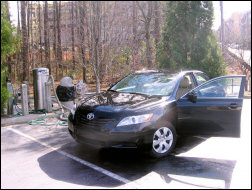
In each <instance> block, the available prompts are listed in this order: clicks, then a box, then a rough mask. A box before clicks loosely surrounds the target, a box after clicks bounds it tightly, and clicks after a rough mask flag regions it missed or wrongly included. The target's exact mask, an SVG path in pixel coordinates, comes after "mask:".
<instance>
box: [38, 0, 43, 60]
mask: <svg viewBox="0 0 252 190" xmlns="http://www.w3.org/2000/svg"><path fill="white" fill-rule="evenodd" d="M38 9H39V12H38V19H39V21H38V24H39V28H38V29H39V46H38V47H39V50H38V51H39V54H40V65H42V63H43V52H42V34H41V27H42V25H41V12H40V1H38Z"/></svg>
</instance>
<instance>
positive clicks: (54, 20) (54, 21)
mask: <svg viewBox="0 0 252 190" xmlns="http://www.w3.org/2000/svg"><path fill="white" fill-rule="evenodd" d="M56 6H57V5H56V1H53V53H54V56H53V57H54V64H55V62H57V57H58V56H57V27H56V18H57V15H56ZM58 74H59V73H58V65H57V64H56V80H58Z"/></svg>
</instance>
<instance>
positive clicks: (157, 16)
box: [154, 1, 160, 67]
mask: <svg viewBox="0 0 252 190" xmlns="http://www.w3.org/2000/svg"><path fill="white" fill-rule="evenodd" d="M154 15H155V23H154V27H155V28H154V38H155V48H156V51H155V52H156V56H155V66H156V67H157V66H158V62H157V48H158V42H159V40H160V10H159V1H154Z"/></svg>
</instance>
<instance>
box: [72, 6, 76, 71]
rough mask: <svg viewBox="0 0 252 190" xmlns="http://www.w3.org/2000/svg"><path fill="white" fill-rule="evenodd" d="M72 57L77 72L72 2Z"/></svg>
mask: <svg viewBox="0 0 252 190" xmlns="http://www.w3.org/2000/svg"><path fill="white" fill-rule="evenodd" d="M71 31H72V57H73V70H75V51H74V5H73V1H72V26H71Z"/></svg>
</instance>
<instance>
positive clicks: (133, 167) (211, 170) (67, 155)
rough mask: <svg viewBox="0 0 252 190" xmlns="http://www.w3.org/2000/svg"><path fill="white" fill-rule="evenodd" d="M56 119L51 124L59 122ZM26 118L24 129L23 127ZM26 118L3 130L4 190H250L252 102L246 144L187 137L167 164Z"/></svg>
mask: <svg viewBox="0 0 252 190" xmlns="http://www.w3.org/2000/svg"><path fill="white" fill-rule="evenodd" d="M49 115H50V114H49ZM51 115H52V116H50V117H51V118H49V117H47V123H56V122H58V119H57V118H58V115H55V114H54V116H56V117H54V116H53V114H51ZM21 117H24V118H26V119H23V121H25V123H24V122H23V123H21V124H18V123H19V122H21V119H20V118H21ZM21 117H19V119H16V118H15V121H13V118H12V121H11V120H10V118H5V119H7V120H8V121H11V122H9V124H5V125H2V124H1V188H3V189H9V188H10V189H12V188H14V189H20V188H25V189H27V188H29V189H34V188H35V189H36V188H39V189H41V188H44V189H50V188H78V189H79V188H80V189H83V188H84V189H85V188H99V189H101V188H102V189H104V188H116V189H121V188H123V189H124V188H125V189H127V188H141V189H149V188H156V189H158V188H160V189H161V188H166V189H167V188H175V189H177V188H185V189H191V188H194V189H195V188H199V189H202V188H204V189H209V188H218V189H229V188H231V189H233V188H248V189H250V188H251V99H244V102H243V110H242V118H241V127H242V130H241V138H223V137H211V138H208V137H204V136H188V137H184V138H181V139H178V143H177V146H176V149H175V150H174V152H173V153H172V155H171V156H167V157H164V158H162V159H153V158H150V157H148V156H146V155H145V154H143V153H142V152H141V151H139V150H138V149H104V150H101V149H97V148H94V147H88V146H84V145H81V144H79V143H77V142H75V141H74V140H73V139H72V138H71V137H70V135H69V133H68V131H67V127H66V126H61V125H52V126H46V125H45V126H41V125H28V124H27V123H26V121H27V120H28V121H29V120H31V119H34V118H32V117H35V118H36V117H40V118H41V117H44V115H43V114H40V116H38V115H36V116H30V115H29V116H21ZM1 120H2V121H3V120H4V119H1ZM15 122H16V123H15ZM14 123H15V124H14Z"/></svg>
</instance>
